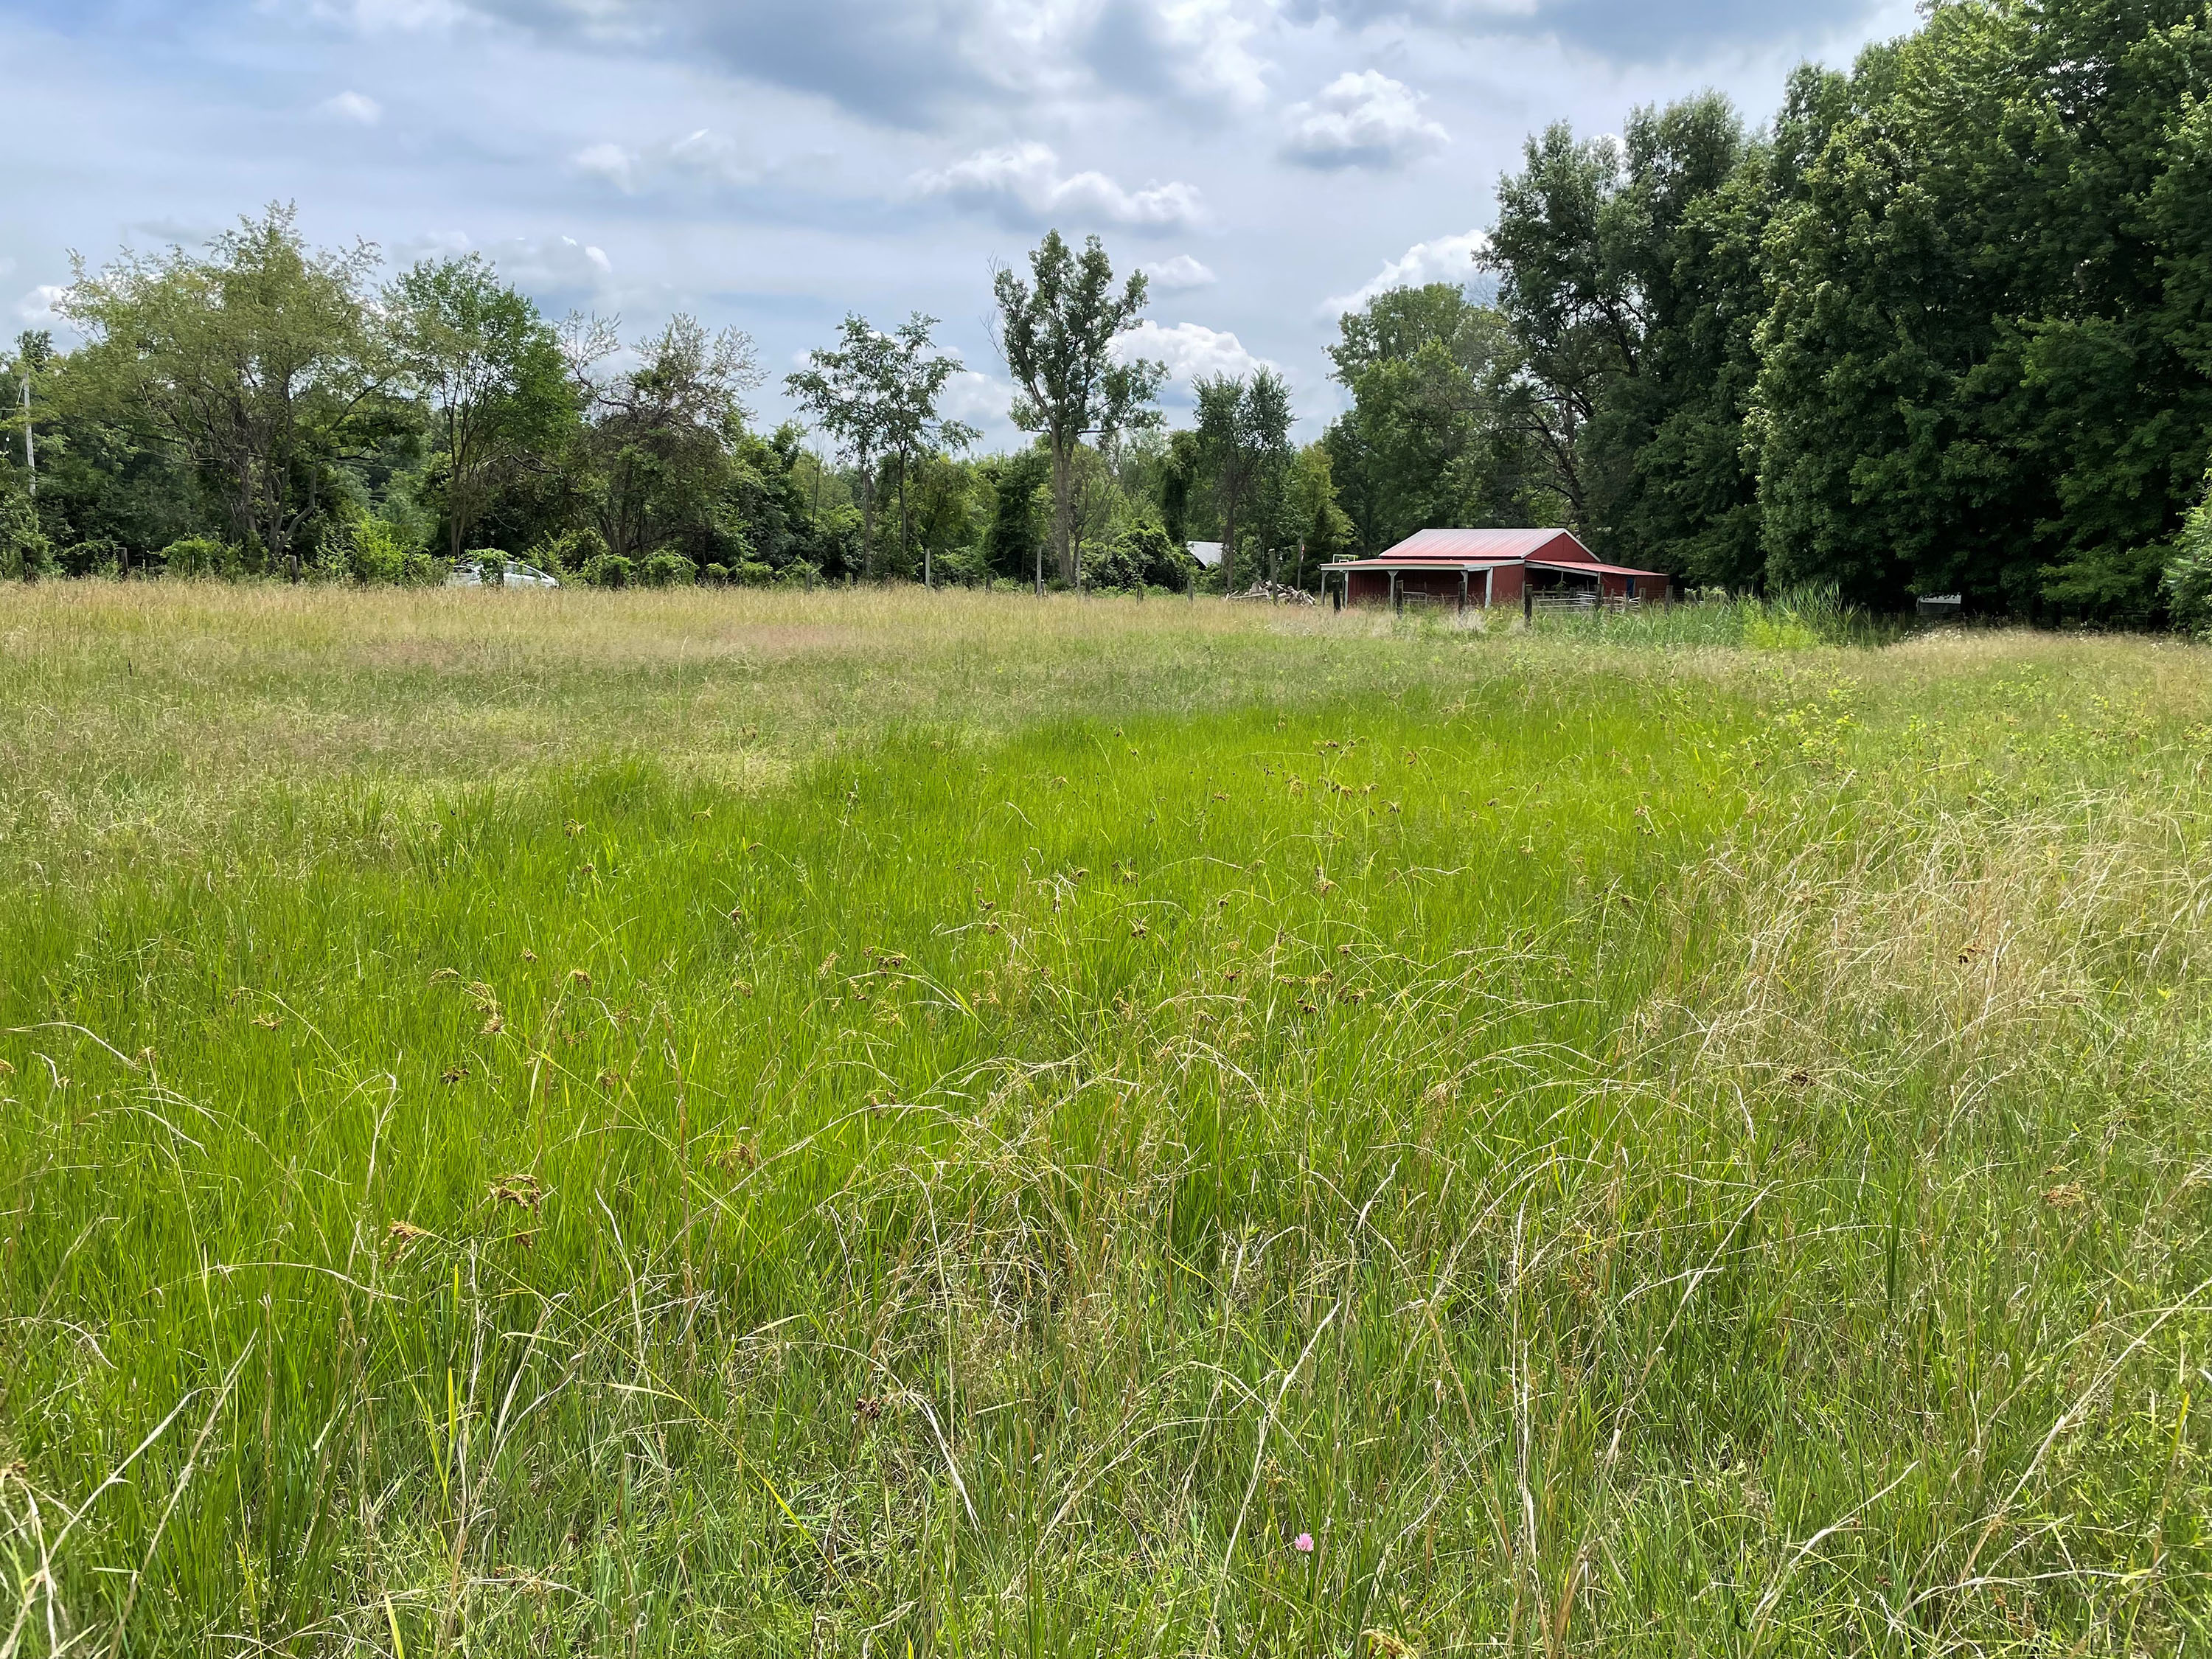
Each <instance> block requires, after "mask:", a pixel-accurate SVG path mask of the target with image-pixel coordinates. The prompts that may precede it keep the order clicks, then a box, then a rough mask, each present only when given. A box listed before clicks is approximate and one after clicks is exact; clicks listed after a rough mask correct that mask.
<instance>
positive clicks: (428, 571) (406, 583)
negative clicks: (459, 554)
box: [398, 547, 453, 587]
mask: <svg viewBox="0 0 2212 1659" xmlns="http://www.w3.org/2000/svg"><path fill="white" fill-rule="evenodd" d="M451 574H453V566H452V565H450V564H448V563H447V562H446V561H445V560H443V559H441V558H439V557H438V556H436V555H435V554H434V553H431V552H429V551H428V550H426V549H423V548H419V547H418V548H416V549H415V550H413V551H412V552H410V553H409V554H407V555H405V556H404V557H403V558H402V559H401V560H400V561H399V578H398V580H399V585H400V586H403V587H436V586H439V585H440V584H441V583H442V582H443V581H444V580H446V578H447V576H449V575H451Z"/></svg>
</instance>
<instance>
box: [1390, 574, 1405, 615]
mask: <svg viewBox="0 0 2212 1659" xmlns="http://www.w3.org/2000/svg"><path fill="white" fill-rule="evenodd" d="M1390 609H1391V610H1392V611H1394V612H1395V613H1396V614H1397V615H1399V616H1401V617H1402V616H1404V615H1405V614H1406V590H1405V588H1404V587H1403V586H1401V584H1400V582H1399V580H1398V573H1397V572H1396V571H1395V570H1394V571H1392V572H1391V573H1390Z"/></svg>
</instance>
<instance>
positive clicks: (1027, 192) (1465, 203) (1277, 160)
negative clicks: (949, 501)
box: [0, 0, 1915, 445]
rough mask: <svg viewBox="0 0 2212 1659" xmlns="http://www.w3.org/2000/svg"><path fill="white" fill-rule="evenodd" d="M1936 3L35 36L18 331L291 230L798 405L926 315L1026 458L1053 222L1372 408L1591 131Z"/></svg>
mask: <svg viewBox="0 0 2212 1659" xmlns="http://www.w3.org/2000/svg"><path fill="white" fill-rule="evenodd" d="M1914 21H1915V13H1914V6H1913V0H1676V3H1668V0H0V111H5V112H8V113H7V115H6V117H5V118H4V120H0V133H4V145H5V149H4V152H0V154H4V157H5V159H4V160H0V324H4V325H6V328H7V331H8V332H9V333H11V334H12V333H13V332H14V331H15V330H16V329H18V328H21V327H25V326H33V327H37V326H50V325H52V316H51V313H50V311H49V307H50V305H51V302H52V298H53V297H54V295H55V294H56V293H57V292H58V289H59V286H60V285H61V284H63V283H66V282H68V281H69V279H70V255H71V253H72V252H75V253H77V254H80V255H82V257H83V258H85V259H86V260H88V262H89V263H90V264H93V265H94V266H97V265H99V264H102V263H104V262H106V261H107V260H109V259H112V258H114V257H115V256H116V255H117V254H118V252H120V251H121V250H123V249H124V248H125V247H126V246H127V247H131V248H135V249H137V250H140V251H143V252H158V251H160V250H161V249H162V248H164V247H166V246H169V245H172V244H177V245H181V246H186V247H191V246H196V245H197V244H199V243H200V242H202V241H204V240H205V239H207V238H208V237H209V236H210V235H211V234H215V233H216V232H217V231H219V230H221V229H222V228H224V227H225V226H227V225H228V224H231V223H234V222H236V221H237V219H238V218H239V217H240V216H241V215H243V214H246V213H250V212H253V211H255V210H258V209H259V208H260V207H261V206H262V205H263V204H267V203H269V202H271V201H289V202H294V203H296V204H297V206H298V209H299V213H300V222H301V228H302V229H303V230H304V232H305V233H306V234H307V235H308V236H309V237H310V239H312V240H314V241H316V242H318V243H320V244H323V245H325V246H336V245H341V244H349V243H350V242H352V241H353V240H356V239H357V238H367V239H368V240H372V241H374V242H375V243H376V244H378V245H379V246H380V248H381V249H382V250H383V252H384V254H385V257H386V259H387V260H389V261H390V262H392V265H393V266H394V267H395V268H397V267H398V266H402V265H404V264H409V263H411V262H412V261H414V260H416V259H419V258H427V257H435V256H437V255H441V254H446V253H454V252H467V251H475V252H481V253H483V254H484V255H486V256H487V257H489V258H492V259H493V260H495V262H496V263H497V264H498V266H499V268H500V269H501V271H502V272H503V273H504V274H505V276H507V279H508V280H510V281H511V282H513V283H515V284H516V285H517V286H518V287H520V288H521V289H524V290H526V292H528V293H529V294H531V295H532V296H533V297H534V298H535V299H537V300H538V302H539V303H540V304H541V305H542V306H544V307H545V308H546V309H547V310H548V311H549V312H550V313H555V314H556V315H557V314H564V313H568V312H569V311H572V310H574V311H582V312H587V313H599V315H602V316H617V317H619V318H620V319H621V321H622V326H623V333H624V335H625V336H626V337H630V338H635V337H638V336H641V335H642V334H645V333H647V332H648V331H652V330H654V329H656V328H657V327H658V326H659V325H660V324H661V323H663V322H665V319H666V318H667V317H668V316H669V314H670V313H673V312H676V311H688V312H690V313H694V314H696V315H697V316H699V317H700V318H702V319H704V320H705V321H707V322H708V323H709V324H711V325H714V326H717V327H722V326H730V327H736V328H741V329H743V330H744V331H746V332H747V333H749V334H750V335H751V336H752V337H753V338H754V339H755V340H756V342H757V344H758V348H759V352H760V357H761V362H762V366H763V368H764V369H765V370H767V371H768V383H767V384H766V385H765V386H763V388H762V389H761V391H760V392H758V393H757V394H756V395H755V397H754V398H753V399H752V401H753V403H754V404H755V406H756V408H757V412H758V415H759V416H760V418H762V419H763V421H768V422H773V421H774V420H775V419H777V418H779V417H780V416H781V415H782V414H784V413H785V412H786V410H787V407H788V405H787V402H786V400H785V398H783V396H782V392H781V385H782V378H783V376H784V374H787V372H789V371H790V370H791V369H792V368H795V367H797V366H799V363H800V362H802V360H803V359H804V356H805V352H806V350H807V349H809V348H810V347H814V346H825V345H829V344H830V343H833V339H834V336H835V334H836V330H837V327H838V325H839V322H840V320H841V319H842V318H843V317H844V316H845V314H846V313H848V312H858V313H860V314H862V315H864V316H866V317H867V318H868V319H871V320H872V322H874V323H875V324H877V325H878V326H882V327H889V326H890V325H893V324H896V323H897V322H900V321H902V320H904V319H906V318H907V317H908V315H909V314H911V313H915V312H923V313H927V314H929V315H931V316H933V317H935V318H937V319H939V321H940V325H941V326H940V328H939V337H940V338H941V339H942V340H943V341H944V342H945V343H946V345H947V346H949V347H950V348H951V349H953V350H954V351H956V352H957V353H958V354H959V356H961V358H962V359H963V362H964V363H965V364H966V365H967V370H966V372H965V373H963V374H962V375H961V376H959V377H958V379H957V380H956V381H955V382H954V383H953V386H952V388H951V394H950V405H951V406H950V411H949V412H951V413H953V414H955V415H957V416H961V417H962V418H964V419H966V420H968V421H969V422H971V423H972V424H975V425H977V426H979V427H981V428H982V429H983V431H984V432H985V434H986V441H987V444H991V445H1000V444H1004V443H1006V442H1008V441H1011V440H1012V436H1013V435H1012V428H1010V427H1009V426H1008V425H1007V422H1006V404H1007V397H1008V391H1007V386H1006V379H1005V371H1004V369H1003V367H1002V366H1001V365H1000V362H998V360H997V357H996V356H995V354H994V351H993V349H992V346H991V327H990V282H991V273H992V271H993V270H994V268H996V267H998V266H1001V265H1006V264H1020V263H1021V262H1022V261H1023V260H1024V258H1026V255H1027V253H1028V251H1029V250H1030V248H1032V247H1034V246H1036V242H1037V240H1038V239H1039V237H1040V236H1041V235H1042V234H1043V232H1044V231H1045V229H1047V228H1049V227H1057V228H1060V230H1061V231H1062V233H1063V234H1067V235H1068V236H1070V237H1071V238H1073V237H1075V236H1078V235H1081V234H1091V233H1096V234H1098V235H1099V236H1101V237H1102V238H1103V240H1104V241H1105V243H1106V246H1107V249H1108V252H1109V254H1110V255H1111V256H1112V258H1113V259H1114V262H1115V267H1116V269H1117V270H1119V269H1127V268H1130V267H1137V268H1141V269H1143V270H1146V272H1147V273H1148V274H1149V276H1150V277H1151V290H1152V297H1151V301H1150V304H1149V306H1148V307H1147V312H1146V324H1145V325H1144V327H1143V329H1142V330H1141V331H1139V336H1138V337H1137V339H1136V341H1135V342H1134V343H1135V345H1136V346H1137V347H1138V348H1139V349H1142V350H1143V351H1144V353H1145V355H1146V356H1151V357H1153V358H1155V359H1158V361H1161V362H1164V363H1166V364H1167V365H1168V367H1169V369H1170V376H1171V380H1170V386H1169V388H1168V391H1167V393H1166V396H1165V398H1164V402H1165V403H1166V404H1167V406H1168V410H1169V414H1170V419H1173V418H1174V417H1175V416H1176V415H1177V413H1178V412H1179V411H1180V410H1182V409H1183V408H1185V407H1187V405H1188V383H1189V380H1190V379H1191V378H1192V377H1193V376H1194V375H1197V374H1208V373H1216V372H1231V373H1239V372H1244V371H1247V370H1249V368H1252V367H1253V366H1254V365H1255V364H1257V363H1267V364H1269V365H1272V366H1273V367H1274V368H1278V369H1279V370H1280V371H1281V372H1282V373H1283V374H1285V377H1286V378H1287V379H1288V380H1289V382H1290V384H1291V389H1292V392H1293V394H1294V396H1295V398H1296V400H1297V408H1298V410H1299V416H1300V429H1301V431H1302V432H1303V433H1304V435H1308V436H1311V435H1314V434H1315V433H1316V432H1317V431H1318V429H1319V427H1320V425H1321V423H1322V422H1324V421H1326V420H1327V419H1328V416H1330V415H1331V414H1332V413H1333V412H1334V410H1336V409H1338V408H1339V407H1340V406H1341V404H1342V401H1343V397H1342V392H1341V391H1340V388H1338V387H1336V386H1334V385H1333V384H1332V383H1330V382H1329V380H1328V359H1327V356H1326V355H1325V348H1326V346H1327V345H1328V343H1329V341H1330V340H1331V339H1333V338H1334V336H1335V331H1336V320H1335V319H1336V318H1337V316H1338V314H1339V313H1340V312H1341V311H1342V310H1344V309H1345V308H1346V307H1347V306H1351V305H1356V304H1358V303H1359V301H1361V300H1362V299H1364V297H1365V296H1366V295H1369V294H1371V293H1373V292H1376V291H1377V290H1379V289H1382V288H1384V287H1388V286H1390V285H1392V284H1393V283H1400V282H1428V281H1436V280H1439V279H1445V280H1462V279H1466V278H1471V277H1472V276H1474V264H1473V252H1474V248H1475V247H1476V246H1478V245H1479V243H1480V237H1481V234H1482V231H1483V229H1484V228H1485V227H1486V226H1487V225H1489V224H1490V223H1491V222H1492V219H1493V216H1494V194H1495V187H1496V184H1497V180H1498V176H1499V174H1500V173H1503V172H1504V171H1506V170H1508V169H1510V168H1511V167H1514V166H1515V165H1516V162H1517V160H1518V156H1519V153H1520V147H1521V144H1522V141H1523V139H1524V138H1525V137H1527V136H1528V134H1529V133H1531V132H1533V131H1538V130H1540V129H1541V128H1542V127H1544V126H1545V125H1548V124H1549V123H1551V122H1553V121H1558V120H1565V121H1568V122H1571V124H1572V125H1573V126H1574V128H1575V130H1576V131H1577V133H1578V134H1584V135H1588V134H1595V133H1601V132H1610V131H1619V129H1620V126H1621V125H1622V124H1623V121H1624V119H1625V118H1626V114H1627V112H1628V111H1629V110H1631V109H1632V108H1633V107H1635V106H1638V105H1639V104H1647V103H1653V102H1662V101H1664V100H1668V99H1672V98H1676V97H1680V96H1684V95H1686V94H1691V93H1694V92H1698V91H1700V90H1703V89H1705V88H1717V89H1718V90H1720V91H1722V92H1723V93H1725V94H1729V96H1730V97H1732V98H1733V99H1735V101H1736V103H1737V104H1738V106H1740V107H1741V108H1742V109H1743V110H1744V111H1745V112H1746V113H1747V116H1748V117H1749V118H1752V119H1753V121H1754V122H1756V121H1759V120H1763V119H1765V118H1766V116H1767V115H1769V114H1770V113H1771V111H1772V109H1773V107H1774V106H1775V105H1776V103H1777V101H1778V98H1779V95H1780V92H1781V88H1782V85H1783V82H1784V77H1785V76H1786V75H1787V74H1788V72H1789V70H1790V68H1791V66H1792V65H1794V64H1796V63H1798V62H1800V61H1802V60H1803V59H1806V58H1813V59H1815V60H1819V61H1824V62H1828V63H1832V64H1839V65H1840V64H1847V63H1848V62H1849V60H1850V58H1851V56H1852V55H1853V54H1854V53H1855V52H1857V49H1858V48H1859V46H1861V45H1863V43H1864V42H1866V41H1868V40H1873V39H1877V38H1881V37H1886V36H1889V35H1893V34H1897V33H1902V32H1904V31H1905V30H1906V29H1909V28H1911V27H1912V26H1913V24H1914Z"/></svg>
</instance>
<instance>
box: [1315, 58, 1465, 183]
mask: <svg viewBox="0 0 2212 1659" xmlns="http://www.w3.org/2000/svg"><path fill="white" fill-rule="evenodd" d="M1421 102H1422V96H1421V94H1419V93H1418V92H1415V91H1414V90H1413V88H1411V87H1409V86H1407V85H1406V84H1405V83H1404V82H1401V81H1394V80H1392V79H1391V78H1390V77H1389V76H1387V75H1385V74H1383V72H1382V71H1381V70H1363V71H1360V72H1358V73H1357V74H1354V73H1351V72H1349V71H1347V72H1346V73H1345V74H1343V75H1340V76H1337V77H1336V79H1335V80H1334V81H1332V82H1329V83H1328V85H1327V86H1326V87H1324V88H1322V92H1321V95H1320V96H1319V97H1318V98H1316V99H1315V100H1313V101H1312V102H1311V103H1310V104H1293V105H1292V106H1291V110H1290V116H1291V135H1290V137H1289V139H1288V140H1287V141H1285V143H1284V145H1283V155H1284V158H1285V160H1286V161H1296V162H1297V163H1298V164H1299V165H1300V166H1302V167H1322V168H1334V167H1403V166H1405V165H1406V163H1407V162H1408V161H1419V159H1420V158H1421V157H1423V156H1425V155H1434V154H1435V153H1436V152H1437V151H1438V150H1440V149H1443V147H1444V146H1445V145H1446V144H1448V143H1450V142H1451V135H1450V134H1449V133H1448V132H1446V131H1444V130H1443V127H1442V126H1440V125H1437V123H1436V122H1434V121H1431V119H1429V118H1428V117H1427V116H1425V115H1424V114H1422V113H1421Z"/></svg>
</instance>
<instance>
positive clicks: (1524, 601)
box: [1521, 565, 1536, 623]
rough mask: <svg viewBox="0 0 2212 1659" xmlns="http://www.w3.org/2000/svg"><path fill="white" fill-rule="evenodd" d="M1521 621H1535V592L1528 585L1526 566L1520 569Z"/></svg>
mask: <svg viewBox="0 0 2212 1659" xmlns="http://www.w3.org/2000/svg"><path fill="white" fill-rule="evenodd" d="M1521 620H1522V622H1526V623H1532V622H1534V621H1535V620H1536V590H1535V589H1534V587H1531V586H1529V585H1528V567H1527V566H1526V565H1523V566H1522V569H1521Z"/></svg>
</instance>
